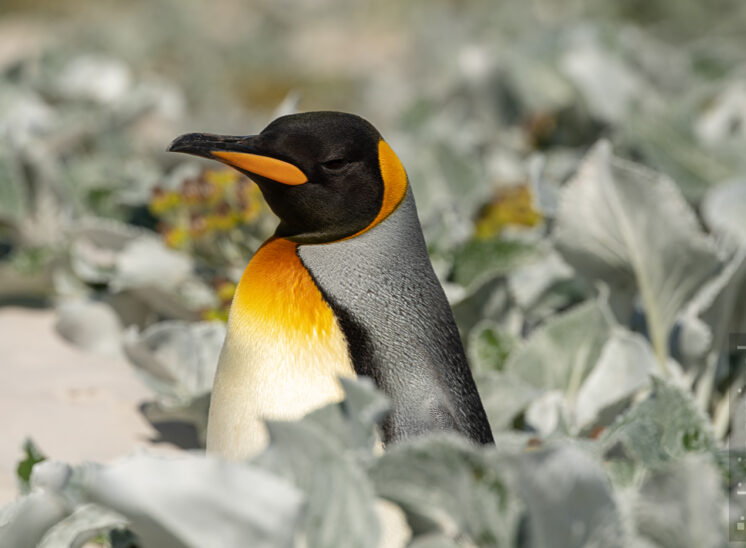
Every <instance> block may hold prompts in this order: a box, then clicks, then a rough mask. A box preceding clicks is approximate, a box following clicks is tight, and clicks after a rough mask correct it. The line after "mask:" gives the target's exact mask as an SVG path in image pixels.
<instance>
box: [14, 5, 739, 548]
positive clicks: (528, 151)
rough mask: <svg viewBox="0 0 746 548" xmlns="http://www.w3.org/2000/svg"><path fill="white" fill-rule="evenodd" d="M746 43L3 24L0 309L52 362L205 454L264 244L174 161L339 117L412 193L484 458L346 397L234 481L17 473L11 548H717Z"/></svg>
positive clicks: (246, 193) (328, 20)
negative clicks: (485, 437)
mask: <svg viewBox="0 0 746 548" xmlns="http://www.w3.org/2000/svg"><path fill="white" fill-rule="evenodd" d="M745 25H746V4H744V3H743V2H740V1H738V0H717V1H715V2H708V3H703V2H697V1H695V0H652V1H646V2H641V1H633V2H624V3H619V2H611V1H598V2H584V1H580V0H564V1H549V0H533V1H530V2H503V3H493V2H487V1H485V0H468V1H444V0H436V1H429V2H425V1H424V0H415V1H411V2H407V3H401V2H393V1H389V0H381V1H376V2H373V1H368V2H357V3H344V2H340V1H336V0H322V1H316V2H312V1H310V0H301V1H298V2H289V1H287V0H279V1H272V2H270V1H261V0H256V1H253V2H239V1H237V0H236V1H230V0H219V1H216V2H211V3H199V2H196V1H186V2H184V1H179V2H177V1H176V0H155V1H150V2H145V1H132V2H127V3H117V2H90V1H85V0H69V1H67V2H57V3H51V2H46V1H43V0H32V1H20V0H4V1H3V3H2V5H0V298H2V300H3V302H6V303H18V302H23V303H27V304H28V303H34V304H36V305H39V304H41V305H43V306H49V307H55V308H56V310H57V314H58V323H57V329H58V331H59V333H60V334H61V335H62V336H63V337H65V338H66V339H68V340H69V341H71V342H72V343H74V344H76V345H79V346H80V347H82V348H85V349H87V350H88V351H90V352H94V353H100V354H104V355H109V356H112V355H113V356H119V357H124V358H126V359H127V360H128V361H129V362H130V363H131V364H132V366H133V367H134V368H135V369H136V370H137V371H138V373H139V375H140V376H141V378H142V379H143V381H144V382H145V383H147V385H148V386H149V387H150V388H151V389H152V390H153V398H152V401H149V402H147V403H146V405H145V406H144V407H143V412H144V413H145V415H146V416H147V417H148V419H149V420H151V421H153V422H159V421H164V420H178V421H183V422H187V423H189V424H192V425H193V426H194V429H195V432H196V433H197V435H198V437H199V436H200V435H202V433H203V431H204V421H205V411H206V408H207V402H208V398H209V389H210V384H211V380H212V374H213V372H214V367H215V363H216V359H217V354H218V352H219V348H220V344H221V342H222V338H223V336H224V327H223V322H224V320H225V318H226V314H227V310H228V306H229V303H230V299H231V297H232V292H233V290H234V288H235V283H236V281H237V279H238V277H239V276H240V273H241V271H242V269H243V267H244V266H245V263H246V261H247V260H248V258H249V257H250V255H251V253H252V252H253V250H254V249H256V247H257V246H258V245H259V243H260V242H261V241H262V240H263V239H264V238H265V237H267V236H268V235H269V234H270V233H271V231H272V229H273V224H274V220H273V218H272V216H271V213H269V212H268V211H267V209H266V206H264V204H263V202H262V200H261V197H260V195H259V194H258V193H257V191H256V189H255V187H254V186H253V185H252V184H251V183H250V182H248V181H247V180H245V179H243V178H241V177H238V176H237V175H234V174H232V173H231V172H225V171H222V170H219V169H217V168H216V167H215V166H213V165H208V164H199V163H195V162H191V161H185V160H184V158H182V157H179V156H177V155H169V154H166V153H165V152H164V149H165V147H166V145H167V144H168V143H169V142H170V140H171V139H172V138H173V137H174V136H176V135H178V134H180V133H182V132H186V131H210V132H216V133H228V134H246V133H254V132H256V131H258V130H259V129H261V128H262V127H263V126H264V125H265V124H266V123H267V122H268V121H270V120H271V119H272V118H273V117H275V116H276V115H278V114H281V113H286V112H292V111H295V110H315V109H333V110H347V111H354V112H356V113H359V114H361V115H363V116H364V117H366V118H368V119H369V120H371V121H373V122H374V124H375V125H376V126H377V127H378V128H379V129H380V130H381V132H382V133H383V135H384V136H385V137H386V138H387V140H388V141H389V142H390V143H391V144H392V145H393V148H394V149H395V150H396V151H397V152H398V154H399V156H400V157H401V158H402V159H403V161H404V164H405V166H406V167H407V170H408V173H409V176H410V180H411V182H412V185H413V187H414V190H415V195H416V197H417V203H418V208H419V212H420V216H421V220H422V223H423V228H424V230H425V234H426V238H427V241H428V245H429V248H430V251H431V256H432V259H433V263H434V266H435V267H436V271H437V273H438V275H439V276H440V277H441V280H442V282H443V283H444V286H445V288H446V291H447V294H448V296H449V299H450V300H451V303H452V305H453V308H454V312H455V315H456V318H457V321H458V323H459V327H460V328H461V330H462V335H463V337H464V340H465V343H466V345H467V350H468V353H469V356H470V360H471V364H472V368H473V370H474V373H475V377H476V378H477V381H478V385H479V388H480V392H481V394H482V397H483V399H484V402H485V406H486V408H487V411H488V414H489V416H490V419H491V422H492V425H493V428H494V430H495V435H496V440H497V444H496V447H495V448H488V449H477V448H474V447H471V446H469V445H468V444H466V443H465V442H464V441H463V440H459V439H457V438H453V437H448V436H446V437H442V436H434V437H429V438H425V439H422V440H416V441H413V442H411V443H406V444H402V445H401V446H400V447H397V448H393V449H392V450H390V451H389V452H387V453H386V454H385V455H383V456H381V455H379V454H377V453H375V451H374V450H373V442H372V438H373V428H374V423H375V421H376V420H377V419H378V418H380V416H381V414H382V413H383V412H384V411H385V405H386V403H385V401H384V400H383V399H382V397H381V396H380V394H377V393H376V392H375V391H373V390H372V389H371V387H370V386H368V385H366V384H365V383H362V384H351V385H349V386H348V387H347V389H348V399H347V400H346V401H345V402H344V403H342V404H340V405H336V406H331V407H329V408H325V409H323V410H320V411H319V412H317V413H315V414H313V415H312V416H310V417H308V418H307V419H304V420H303V421H300V422H298V423H295V424H275V425H272V426H271V432H272V440H273V441H272V445H271V446H270V448H269V449H268V451H267V453H265V454H264V455H262V456H260V457H258V458H257V459H255V460H254V461H252V462H251V463H240V464H235V463H223V462H218V461H214V460H212V459H207V458H204V457H202V456H199V455H189V456H186V455H185V456H184V457H182V458H179V459H176V460H171V461H164V460H161V459H157V458H155V457H148V456H136V457H130V458H129V459H126V460H123V461H120V462H118V463H115V464H110V465H93V464H92V465H83V466H77V467H69V466H67V465H64V464H62V463H58V462H51V461H50V462H44V463H43V464H36V465H34V463H35V462H36V461H38V460H40V459H42V458H43V455H40V454H37V451H38V450H37V449H36V448H35V447H33V445H29V446H28V447H27V448H26V451H27V453H28V460H27V462H26V463H25V464H24V465H23V466H22V467H21V468H20V469H19V471H20V472H21V489H22V491H23V492H25V493H27V494H25V495H24V496H23V497H21V498H19V499H17V500H16V502H15V503H13V505H11V506H8V507H6V509H5V510H3V512H2V514H0V545H2V546H26V545H29V546H33V545H35V544H36V543H37V542H41V545H42V546H78V545H81V544H82V543H83V542H86V541H91V539H93V541H92V542H95V543H98V544H104V545H114V546H128V545H133V543H140V544H142V545H145V546H235V545H246V543H247V542H249V539H250V540H251V542H249V544H251V545H257V546H264V545H266V546H276V545H277V546H283V545H291V544H294V543H303V542H305V543H307V544H308V545H309V546H351V545H354V546H374V545H376V544H377V543H378V542H379V540H380V539H381V538H385V539H386V542H388V543H389V545H404V544H407V543H409V544H410V545H412V546H417V547H419V548H422V547H424V546H428V547H429V546H672V547H673V546H676V547H680V546H693V547H701V546H720V545H724V544H725V543H726V542H727V540H728V538H729V535H738V534H739V533H738V530H737V529H736V525H737V522H738V521H739V519H740V517H741V515H742V513H743V511H744V510H743V509H742V505H741V503H740V502H739V497H738V496H737V494H736V491H737V489H736V487H737V485H738V482H739V480H740V479H742V477H743V468H742V466H740V465H739V464H738V463H739V462H741V461H739V460H738V458H739V456H740V454H741V453H739V452H738V451H735V449H740V447H741V445H740V443H741V440H742V438H744V432H741V431H740V430H739V425H738V423H737V422H734V417H737V416H738V410H739V409H743V400H742V398H741V397H740V396H739V394H740V392H739V389H740V388H741V387H742V386H743V379H744V375H746V364H745V363H744V355H743V353H740V354H739V353H738V352H736V351H734V347H733V342H732V341H733V339H732V338H731V337H730V335H731V334H734V333H739V332H740V333H743V332H746V155H745V154H744V145H745V144H746V63H745V60H746V59H745V58H744V54H743V51H744V49H745V48H746V34H744V32H743V29H744V28H746V27H745ZM50 420H53V419H51V418H50ZM29 434H30V435H33V433H32V432H30V433H29ZM739 436H740V437H739ZM743 441H744V442H746V438H744V439H743ZM729 442H730V443H731V446H732V447H733V448H734V451H731V452H730V453H729V452H728V451H727V448H728V443H729ZM50 457H51V458H53V457H54V455H50ZM32 468H33V470H32ZM29 490H30V491H29ZM236 500H241V501H242V504H241V505H240V506H237V505H236V504H235V501H236ZM267 509H269V510H270V511H268V510H267ZM403 519H406V527H404V529H405V534H404V537H403V538H400V539H398V540H397V539H393V538H392V537H391V536H390V535H391V532H390V530H389V528H390V526H391V524H392V523H396V522H398V523H399V524H400V525H401V522H402V520H403ZM397 520H398V521H397ZM387 524H388V525H387ZM400 529H401V527H400ZM382 531H383V533H382ZM387 535H388V536H387ZM237 539H241V540H240V541H239V540H237ZM397 543H398V544H397Z"/></svg>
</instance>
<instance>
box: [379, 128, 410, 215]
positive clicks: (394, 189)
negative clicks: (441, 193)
mask: <svg viewBox="0 0 746 548" xmlns="http://www.w3.org/2000/svg"><path fill="white" fill-rule="evenodd" d="M378 162H379V164H380V166H381V177H382V178H383V203H382V204H381V210H380V211H379V212H378V215H376V218H375V219H373V222H372V223H371V224H370V226H371V227H373V226H376V225H377V224H378V223H380V222H381V221H383V220H384V219H385V218H386V217H388V216H389V215H390V214H391V213H392V212H393V211H394V210H395V209H396V206H398V205H399V204H400V203H401V201H402V200H403V199H404V195H405V194H406V193H407V172H406V171H404V166H403V165H401V162H400V161H399V158H398V157H397V156H396V154H394V151H393V150H391V147H390V146H389V145H388V143H386V141H383V140H381V141H379V142H378Z"/></svg>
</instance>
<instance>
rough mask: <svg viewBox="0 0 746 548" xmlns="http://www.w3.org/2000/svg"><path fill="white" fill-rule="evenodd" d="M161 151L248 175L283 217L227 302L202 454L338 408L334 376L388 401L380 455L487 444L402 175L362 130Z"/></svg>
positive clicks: (284, 127) (315, 122) (258, 442)
mask: <svg viewBox="0 0 746 548" xmlns="http://www.w3.org/2000/svg"><path fill="white" fill-rule="evenodd" d="M169 150H170V151H173V152H184V153H188V154H193V155H197V156H202V157H205V158H210V159H213V160H218V161H220V162H223V163H224V164H227V165H229V166H231V167H233V168H236V169H237V170H239V171H241V172H242V173H244V174H246V175H247V176H248V177H249V178H251V180H253V181H254V182H255V183H256V184H257V185H258V186H259V188H260V190H261V192H262V194H263V196H264V198H265V200H266V201H267V204H268V205H269V207H270V208H271V209H272V211H273V212H274V213H275V214H276V215H277V216H278V217H279V219H280V224H279V226H278V227H277V230H276V231H275V233H274V235H273V236H272V237H271V238H269V239H268V240H267V241H266V242H264V244H262V246H261V247H260V248H259V249H258V251H257V252H256V253H255V254H254V256H253V257H252V258H251V261H250V262H249V264H248V266H247V267H246V270H245V271H244V273H243V275H242V277H241V280H240V282H239V284H238V286H237V289H236V293H235V296H234V298H233V302H232V304H231V310H230V314H229V319H228V329H227V336H226V339H225V343H224V345H223V349H222V352H221V354H220V360H219V363H218V369H217V373H216V376H215V383H214V386H213V392H212V398H211V402H210V411H209V418H208V427H207V450H208V452H211V453H215V454H218V455H221V456H224V457H226V458H234V459H237V458H244V457H247V456H250V455H252V454H255V453H257V452H258V451H260V450H261V449H262V448H263V447H264V446H265V445H266V443H267V431H266V428H265V426H264V422H263V421H264V420H265V419H270V420H293V419H297V418H300V417H302V416H303V415H305V414H306V413H308V412H310V411H312V410H314V409H317V408H319V407H321V406H323V405H325V404H328V403H331V402H337V401H340V400H341V399H342V398H343V397H344V393H343V391H342V387H341V384H340V382H339V378H340V377H355V376H363V375H364V376H368V377H370V378H371V379H373V381H374V382H375V384H376V386H377V387H378V388H379V389H380V390H381V391H383V392H384V393H385V394H386V395H387V396H388V397H389V399H390V402H391V408H390V411H389V413H388V416H387V417H386V419H385V420H384V422H383V424H382V426H381V435H382V440H383V442H384V444H389V443H392V442H395V441H397V440H402V439H405V438H410V437H413V436H417V435H419V434H422V433H425V432H429V431H434V430H435V431H443V430H447V431H456V432H460V433H461V434H463V435H464V436H466V437H468V438H471V439H472V440H474V441H475V442H478V443H482V444H486V443H492V442H493V439H492V433H491V430H490V425H489V423H488V421H487V416H486V414H485V412H484V408H483V406H482V402H481V400H480V398H479V393H478V392H477V388H476V386H475V384H474V380H473V378H472V375H471V372H470V370H469V366H468V364H467V361H466V356H465V353H464V349H463V346H462V344H461V339H460V337H459V333H458V329H457V328H456V324H455V322H454V319H453V314H452V312H451V309H450V307H449V305H448V302H447V300H446V297H445V294H444V292H443V289H442V287H441V285H440V283H439V282H438V279H437V278H436V276H435V273H434V272H433V268H432V265H431V263H430V259H429V256H428V253H427V248H426V245H425V240H424V237H423V235H422V228H421V226H420V222H419V219H418V217H417V209H416V207H415V201H414V196H413V194H412V189H411V187H410V185H409V181H408V178H407V174H406V172H405V170H404V167H403V166H402V164H401V162H400V161H399V159H398V158H397V156H396V154H395V153H394V151H393V150H392V149H391V147H390V146H389V145H388V144H387V143H386V141H384V140H383V138H382V137H381V135H380V134H379V132H378V131H377V130H376V129H375V128H374V127H373V126H372V125H371V124H370V123H369V122H367V121H366V120H364V119H363V118H360V117H359V116H356V115H353V114H346V113H341V112H308V113H301V114H291V115H288V116H283V117H280V118H278V119H276V120H275V121H273V122H272V123H270V124H269V125H268V126H267V127H266V128H265V129H264V130H263V131H262V132H261V133H259V134H258V135H250V136H240V137H235V136H221V135H211V134H205V133H190V134H187V135H182V136H181V137H178V138H177V139H176V140H174V141H173V143H172V144H171V146H170V147H169Z"/></svg>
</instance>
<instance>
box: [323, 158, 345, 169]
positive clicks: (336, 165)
mask: <svg viewBox="0 0 746 548" xmlns="http://www.w3.org/2000/svg"><path fill="white" fill-rule="evenodd" d="M321 165H323V166H324V167H325V168H326V169H331V170H333V171H334V170H338V169H342V168H343V167H345V166H346V165H347V162H345V161H344V160H342V159H341V158H335V159H334V160H328V161H326V162H324V163H322V164H321Z"/></svg>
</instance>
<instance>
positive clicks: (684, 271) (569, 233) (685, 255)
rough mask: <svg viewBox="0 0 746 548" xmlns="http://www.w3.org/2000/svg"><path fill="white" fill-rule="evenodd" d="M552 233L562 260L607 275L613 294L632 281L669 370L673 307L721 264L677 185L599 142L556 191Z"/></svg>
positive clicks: (659, 356) (680, 304)
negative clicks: (556, 212) (559, 192)
mask: <svg viewBox="0 0 746 548" xmlns="http://www.w3.org/2000/svg"><path fill="white" fill-rule="evenodd" d="M555 236H556V243H557V247H558V248H559V250H560V251H561V252H562V254H563V255H564V258H565V260H567V261H568V263H570V264H571V265H572V266H573V267H574V268H575V270H576V271H577V272H580V273H582V274H583V276H586V277H589V278H591V279H593V280H600V281H604V282H606V283H607V284H608V285H609V287H610V289H611V292H612V299H613V294H614V292H615V291H618V290H620V289H626V288H628V287H629V286H630V285H634V287H636V288H637V291H638V292H639V294H640V297H641V300H642V306H643V308H644V311H645V317H646V320H647V326H648V330H649V333H650V338H651V341H652V344H653V348H654V350H655V355H656V358H657V360H658V363H659V364H660V367H661V369H662V370H664V371H666V372H667V367H666V362H667V359H668V347H667V344H668V336H669V332H670V330H671V327H672V326H673V324H674V321H675V319H676V317H677V315H678V314H679V313H680V312H681V310H682V309H683V307H684V305H685V304H686V303H687V301H688V300H689V299H690V298H691V297H692V296H693V295H694V293H695V292H696V291H697V289H698V288H699V286H701V285H702V283H704V282H705V281H706V280H707V279H708V278H710V277H711V276H713V275H714V274H716V273H717V271H718V269H719V268H720V266H721V264H720V259H719V257H718V254H717V252H716V250H715V247H714V244H713V242H712V241H711V240H710V238H709V237H707V236H706V235H705V234H704V233H703V232H702V231H701V229H700V228H699V225H698V222H697V219H696V217H695V215H694V213H693V212H692V210H691V208H690V207H689V205H688V204H687V203H686V202H685V201H684V198H683V197H682V196H681V193H680V192H679V190H678V189H677V188H676V185H675V184H674V183H673V182H672V181H670V180H669V179H667V178H666V177H664V176H661V175H659V174H657V173H654V172H651V171H649V170H647V169H645V168H643V167H642V166H639V165H637V164H633V163H631V162H626V161H622V160H619V159H617V158H614V157H613V156H612V153H611V146H610V145H609V143H607V142H600V143H598V144H596V145H595V146H594V147H593V149H591V151H590V152H589V153H588V155H587V156H586V158H585V159H584V160H583V162H582V164H581V166H580V168H579V170H578V173H577V174H576V175H575V177H574V179H573V180H572V181H570V183H568V185H567V186H566V187H565V188H564V189H563V191H562V195H561V198H560V208H559V215H558V222H557V229H556V233H555ZM624 320H626V318H625V319H624Z"/></svg>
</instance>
